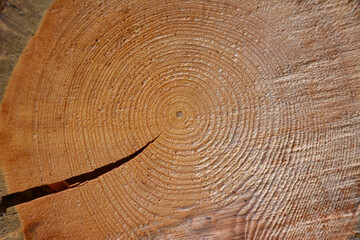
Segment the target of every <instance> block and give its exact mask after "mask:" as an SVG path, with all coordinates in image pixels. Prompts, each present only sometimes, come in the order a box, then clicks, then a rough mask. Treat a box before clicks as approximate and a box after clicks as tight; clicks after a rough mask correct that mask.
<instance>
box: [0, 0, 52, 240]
mask: <svg viewBox="0 0 360 240" xmlns="http://www.w3.org/2000/svg"><path fill="white" fill-rule="evenodd" d="M50 2H52V1H51V0H36V1H29V0H1V1H0V9H1V10H0V100H1V99H2V97H3V94H4V92H5V88H6V85H7V83H8V80H9V78H10V75H11V72H12V70H13V68H14V66H15V64H16V62H17V61H18V58H19V56H20V55H21V53H22V51H23V49H24V47H25V46H26V43H27V41H28V40H29V39H30V37H31V36H32V35H33V34H34V33H35V31H36V30H37V28H38V25H39V23H40V21H41V19H42V16H43V13H44V12H45V10H46V9H47V8H48V7H49V5H50ZM1 154H5V153H0V155H1ZM6 194H7V187H6V184H5V181H4V178H3V175H2V170H1V169H0V197H2V196H5V195H6ZM0 238H1V239H11V240H13V239H23V234H22V227H21V222H20V219H19V217H18V215H17V212H16V210H15V209H14V208H11V209H9V210H8V212H7V214H6V215H4V216H0Z"/></svg>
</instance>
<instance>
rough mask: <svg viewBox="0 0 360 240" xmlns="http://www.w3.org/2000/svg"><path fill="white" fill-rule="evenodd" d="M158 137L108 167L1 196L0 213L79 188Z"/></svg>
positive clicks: (136, 153) (127, 159)
mask: <svg viewBox="0 0 360 240" xmlns="http://www.w3.org/2000/svg"><path fill="white" fill-rule="evenodd" d="M158 137H159V136H157V137H156V138H154V139H153V140H151V141H150V142H148V143H147V144H146V145H145V146H143V147H142V148H140V149H139V150H137V151H136V152H134V153H133V154H131V155H129V156H127V157H125V158H122V159H120V160H117V161H116V162H113V163H110V164H108V165H105V166H102V167H100V168H97V169H95V170H93V171H91V172H87V173H83V174H80V175H77V176H74V177H71V178H68V179H66V180H64V181H60V182H56V183H52V184H46V185H42V186H38V187H33V188H30V189H27V190H25V191H22V192H16V193H12V194H9V195H6V196H3V197H2V198H1V203H0V213H1V214H5V213H6V209H7V208H9V207H13V206H16V205H19V204H22V203H26V202H30V201H33V200H35V199H38V198H41V197H44V196H47V195H51V194H55V193H58V192H63V191H65V190H67V189H70V188H74V187H77V186H79V185H80V184H82V183H86V182H88V181H91V180H94V179H96V178H98V177H100V176H102V175H104V174H106V173H108V172H110V171H112V170H114V169H116V168H118V167H120V166H121V165H123V164H124V163H127V162H129V161H130V160H132V159H134V158H135V157H136V156H138V155H139V154H140V153H142V152H143V151H144V150H145V149H146V148H147V147H148V146H149V145H150V144H151V143H153V142H154V141H155V140H156V139H157V138H158Z"/></svg>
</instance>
